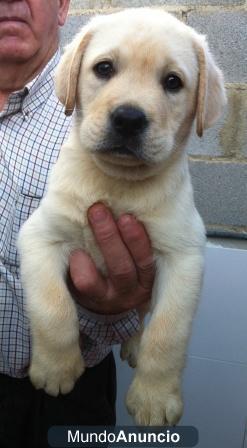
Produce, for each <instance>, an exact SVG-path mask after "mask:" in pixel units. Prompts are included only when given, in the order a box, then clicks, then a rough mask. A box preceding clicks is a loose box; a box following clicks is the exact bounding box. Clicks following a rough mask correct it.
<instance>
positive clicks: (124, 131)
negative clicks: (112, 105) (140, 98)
mask: <svg viewBox="0 0 247 448" xmlns="http://www.w3.org/2000/svg"><path fill="white" fill-rule="evenodd" d="M110 121H111V127H112V129H113V131H114V132H115V133H116V134H117V135H118V136H120V137H122V138H123V139H128V138H131V137H136V136H139V135H140V134H142V133H143V132H144V131H145V129H146V128H147V127H148V119H147V117H146V115H145V113H144V112H143V111H142V110H141V109H139V108H137V107H132V106H126V105H125V106H119V107H117V108H116V109H115V110H114V111H113V112H112V113H111V115H110Z"/></svg>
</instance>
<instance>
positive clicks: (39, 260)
mask: <svg viewBox="0 0 247 448" xmlns="http://www.w3.org/2000/svg"><path fill="white" fill-rule="evenodd" d="M18 247H19V251H20V256H21V276H22V281H23V286H24V291H25V295H26V305H27V311H28V314H29V318H30V327H31V335H32V359H31V366H30V369H29V375H30V378H31V381H32V383H33V384H34V386H35V387H36V388H37V389H40V388H44V389H45V391H46V392H47V393H48V394H50V395H53V396H56V395H58V393H59V392H61V393H68V392H70V391H71V390H72V388H73V386H74V383H75V381H76V380H77V378H79V376H80V375H81V374H82V373H83V371H84V362H83V359H82V355H81V351H80V347H79V323H78V318H77V313H76V307H75V305H74V302H73V299H72V297H71V295H70V293H69V291H68V288H67V285H66V282H65V275H66V259H67V257H66V256H65V253H64V248H63V246H62V245H61V244H60V243H51V242H48V241H47V240H45V238H44V239H43V238H42V237H41V236H40V233H39V232H38V231H37V227H36V228H35V230H34V226H31V225H30V223H29V222H27V223H26V224H25V225H24V227H23V229H22V230H21V232H20V237H19V241H18Z"/></svg>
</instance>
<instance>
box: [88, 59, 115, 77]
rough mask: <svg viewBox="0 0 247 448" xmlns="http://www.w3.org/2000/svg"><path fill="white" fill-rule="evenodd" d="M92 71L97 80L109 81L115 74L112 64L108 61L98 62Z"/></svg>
mask: <svg viewBox="0 0 247 448" xmlns="http://www.w3.org/2000/svg"><path fill="white" fill-rule="evenodd" d="M93 71H94V73H95V75H96V76H97V77H98V78H102V79H109V78H111V77H112V76H113V75H114V73H115V70H114V67H113V64H112V62H110V61H101V62H98V64H96V65H95V66H94V68H93Z"/></svg>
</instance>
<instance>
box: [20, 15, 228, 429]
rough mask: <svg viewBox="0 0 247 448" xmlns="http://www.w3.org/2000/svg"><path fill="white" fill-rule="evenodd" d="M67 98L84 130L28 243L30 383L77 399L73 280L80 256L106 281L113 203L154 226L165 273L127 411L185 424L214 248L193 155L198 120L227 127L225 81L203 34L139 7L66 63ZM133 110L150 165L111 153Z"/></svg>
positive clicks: (89, 31) (30, 226) (68, 147)
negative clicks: (165, 82)
mask: <svg viewBox="0 0 247 448" xmlns="http://www.w3.org/2000/svg"><path fill="white" fill-rule="evenodd" d="M106 59H107V60H109V59H110V60H111V61H113V63H114V66H115V67H116V73H115V75H114V76H113V77H112V78H111V79H110V80H102V79H99V78H98V77H97V76H95V73H94V71H93V67H94V66H95V64H96V63H97V62H99V61H102V60H106ZM171 72H172V73H174V72H175V73H176V74H178V75H179V76H180V78H181V79H182V80H183V88H182V89H181V90H180V91H179V92H177V93H171V92H168V91H165V90H164V88H163V87H162V85H161V84H162V83H161V80H162V79H163V78H164V77H165V76H166V75H167V74H168V73H171ZM56 88H57V94H58V97H59V98H60V99H61V101H62V102H63V103H64V104H65V106H66V109H67V113H69V112H72V109H73V107H74V103H75V102H76V106H77V107H76V109H77V118H76V123H75V126H74V127H73V129H72V131H71V133H70V136H69V138H68V140H67V141H66V143H65V144H64V145H63V147H62V149H61V153H60V156H59V159H58V161H57V163H56V165H55V166H54V167H53V169H52V173H51V175H50V179H49V185H48V192H47V194H46V195H45V197H44V199H43V200H42V202H41V205H40V207H39V208H38V209H37V210H36V211H35V212H34V213H33V215H32V216H31V217H30V218H29V219H28V221H27V222H26V223H25V224H24V226H23V227H22V229H21V232H20V237H19V241H18V245H19V251H20V256H21V272H22V279H23V285H24V288H25V291H26V296H27V309H28V313H29V316H30V321H31V330H32V347H33V355H32V362H31V368H30V376H31V380H32V382H33V384H34V385H35V386H36V387H38V388H39V387H44V388H45V390H46V391H47V393H50V394H52V395H57V394H58V393H59V391H60V392H61V393H67V392H69V391H70V390H71V389H72V388H73V386H74V383H75V381H76V379H77V378H78V376H80V375H81V373H82V372H83V370H84V363H83V359H82V356H81V351H80V348H79V327H78V318H77V313H76V308H75V304H74V301H73V299H72V298H71V295H70V293H69V291H68V288H67V285H66V281H65V276H66V270H67V268H68V257H69V254H70V253H71V251H72V250H73V249H78V248H81V249H84V250H86V251H88V252H89V253H90V254H91V256H92V257H93V259H94V261H95V263H96V264H97V266H98V268H99V269H101V270H102V271H103V272H105V267H104V261H103V259H102V256H101V254H100V252H99V250H98V247H97V245H96V244H95V241H94V238H93V236H92V233H91V230H90V228H89V225H88V222H87V210H88V207H89V206H91V205H92V204H93V203H95V202H97V201H103V202H104V203H106V204H107V205H109V207H110V208H111V209H112V210H113V212H114V214H115V216H116V217H118V216H119V215H121V214H122V213H132V214H134V215H135V216H136V217H137V218H138V220H140V221H142V222H143V223H144V225H145V227H146V229H147V231H148V233H149V236H150V238H151V241H152V247H153V250H154V254H155V257H156V264H157V272H156V279H155V285H154V288H153V294H152V300H151V310H152V316H151V320H150V323H149V324H148V326H147V328H146V329H145V330H144V332H143V334H141V333H140V334H139V335H136V336H135V337H134V338H133V339H131V340H130V341H128V342H127V343H124V344H123V347H122V352H121V353H122V357H123V358H126V359H128V360H129V363H130V364H131V365H135V364H136V365H137V367H136V372H135V377H134V380H133V383H132V385H131V387H130V390H129V392H128V395H127V407H128V409H129V412H130V413H131V414H132V415H133V416H134V418H135V420H136V421H137V423H139V424H142V425H146V424H148V425H149V424H151V425H163V424H164V423H169V424H174V423H175V422H177V421H178V419H179V418H180V416H181V413H182V398H181V373H182V369H183V367H184V362H185V352H186V346H187V341H188V338H189V334H190V328H191V322H192V318H193V315H194V312H195V309H196V304H197V300H198V296H199V292H200V285H201V278H202V271H203V251H204V243H205V236H204V226H203V223H202V221H201V218H200V216H199V214H198V212H197V210H196V208H195V205H194V200H193V192H192V187H191V181H190V176H189V170H188V164H187V157H186V155H185V152H184V146H185V143H186V141H187V138H188V136H189V133H190V130H191V126H192V123H193V120H194V119H196V120H197V131H198V134H199V135H201V134H202V132H203V129H205V128H207V127H209V126H211V125H212V124H214V122H215V121H216V119H217V118H218V117H219V115H220V113H221V111H222V107H223V106H224V104H225V92H224V87H223V77H222V74H221V72H220V70H219V69H218V68H217V67H216V65H215V62H214V60H213V58H212V55H211V54H210V52H209V49H208V46H207V43H206V41H205V38H204V36H201V35H199V34H198V33H196V32H195V31H194V30H193V29H191V28H190V27H188V26H186V25H185V24H184V23H182V22H180V21H179V20H177V19H176V18H174V17H173V16H171V15H169V14H167V13H165V12H163V11H162V10H152V9H149V8H140V9H130V10H125V11H123V12H119V13H116V14H112V15H109V16H100V17H96V18H94V19H93V20H92V21H91V22H90V23H89V24H88V25H87V26H85V27H84V28H83V29H82V31H81V32H80V33H79V34H78V35H77V36H76V37H75V39H74V40H73V42H72V43H71V44H70V45H68V47H67V49H66V51H65V54H64V55H63V57H62V60H61V62H60V64H59V67H58V70H57V74H56ZM122 104H130V105H132V106H135V107H139V108H141V109H142V110H144V111H145V113H146V115H147V117H148V119H149V122H150V126H149V129H148V132H147V133H146V134H145V139H143V144H142V158H135V157H131V156H124V155H122V154H113V153H112V152H109V153H108V152H101V151H100V148H101V147H102V146H103V145H104V142H105V140H106V132H107V126H108V122H109V114H110V113H111V111H112V110H114V109H115V108H116V107H118V106H119V105H122ZM70 109H71V110H70ZM136 358H137V359H136Z"/></svg>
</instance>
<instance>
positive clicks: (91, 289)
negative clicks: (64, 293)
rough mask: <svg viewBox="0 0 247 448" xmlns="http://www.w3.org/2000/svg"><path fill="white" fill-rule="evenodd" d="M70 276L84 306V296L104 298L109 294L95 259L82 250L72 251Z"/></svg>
mask: <svg viewBox="0 0 247 448" xmlns="http://www.w3.org/2000/svg"><path fill="white" fill-rule="evenodd" d="M69 271H70V277H71V280H72V283H73V286H74V287H75V289H76V291H77V292H78V293H80V295H78V294H77V298H79V297H80V296H81V300H80V299H79V300H78V301H79V302H80V304H81V305H82V306H83V297H85V300H86V298H92V299H96V298H97V299H101V298H102V299H103V298H104V297H105V296H106V295H107V289H108V286H107V282H106V281H105V279H104V278H103V277H102V275H101V274H100V272H99V271H98V270H97V268H96V266H95V264H94V262H93V260H92V259H91V257H90V256H89V255H87V254H86V253H85V252H83V251H82V250H76V251H74V252H72V254H71V255H70V259H69Z"/></svg>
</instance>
